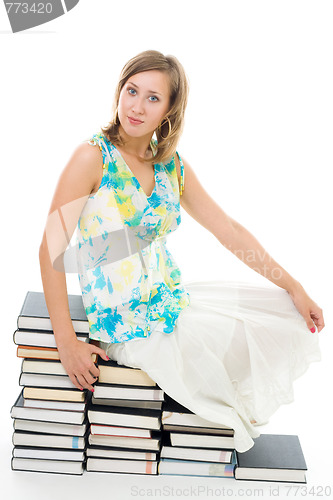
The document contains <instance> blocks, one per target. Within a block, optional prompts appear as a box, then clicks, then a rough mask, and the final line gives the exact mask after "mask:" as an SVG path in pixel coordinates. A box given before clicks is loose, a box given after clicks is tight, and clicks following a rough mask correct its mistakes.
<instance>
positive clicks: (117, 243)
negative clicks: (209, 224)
mask: <svg viewBox="0 0 333 500" xmlns="http://www.w3.org/2000/svg"><path fill="white" fill-rule="evenodd" d="M87 142H89V144H91V145H98V146H99V147H100V149H101V151H102V155H103V177H102V181H101V184H100V186H99V189H98V190H97V191H96V192H95V193H93V194H91V195H90V196H89V197H88V199H87V202H86V204H85V206H84V207H83V210H82V212H81V215H80V217H79V220H78V226H77V246H76V248H77V264H78V276H79V282H80V286H81V291H82V298H83V303H84V307H85V310H86V314H87V318H88V322H89V336H90V338H92V339H95V340H102V341H104V342H124V341H127V340H131V339H134V338H140V337H147V336H149V335H150V334H151V332H152V331H154V330H158V331H160V332H163V333H166V334H170V333H172V332H173V330H174V326H175V324H176V321H177V318H178V316H179V314H180V312H181V311H182V309H184V308H185V307H186V306H188V305H189V303H190V295H189V293H188V291H187V290H186V289H185V287H184V285H183V283H182V279H181V272H180V269H179V267H178V266H177V264H176V261H175V259H174V258H173V256H172V254H171V253H170V251H169V250H168V248H167V246H166V238H167V235H168V234H169V233H171V232H173V231H175V230H176V229H177V227H178V226H179V224H180V222H181V214H180V204H179V200H180V195H181V192H182V189H183V186H184V166H183V162H182V160H181V157H180V156H179V154H178V153H176V154H177V155H178V158H179V161H180V167H181V188H179V183H178V176H177V170H176V164H175V157H172V158H171V159H170V161H169V162H166V163H155V164H154V171H155V186H154V189H153V192H152V193H151V195H150V196H147V195H146V193H145V192H144V190H143V189H142V187H141V185H140V183H139V181H138V180H137V178H136V177H135V175H134V174H133V172H132V171H131V169H130V168H129V166H128V165H127V164H126V162H125V160H124V158H123V157H122V155H121V154H120V152H119V151H118V149H117V148H116V146H115V145H114V144H112V143H111V142H110V141H109V140H108V139H107V138H106V137H105V136H104V134H102V133H97V134H94V135H93V136H92V137H91V138H90V139H89V140H88V141H87ZM155 146H156V143H152V149H153V150H154V147H155Z"/></svg>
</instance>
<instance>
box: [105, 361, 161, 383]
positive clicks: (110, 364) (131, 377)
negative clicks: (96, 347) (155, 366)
mask: <svg viewBox="0 0 333 500" xmlns="http://www.w3.org/2000/svg"><path fill="white" fill-rule="evenodd" d="M98 368H99V377H98V382H100V383H104V384H123V385H139V386H140V385H141V386H148V387H152V388H154V386H156V385H157V384H156V382H154V380H152V379H151V378H150V377H149V375H148V374H147V373H146V372H144V371H143V370H140V369H139V368H132V367H129V366H125V365H119V364H118V363H117V362H116V361H114V360H112V359H110V360H109V361H105V360H104V359H102V358H101V357H99V358H98Z"/></svg>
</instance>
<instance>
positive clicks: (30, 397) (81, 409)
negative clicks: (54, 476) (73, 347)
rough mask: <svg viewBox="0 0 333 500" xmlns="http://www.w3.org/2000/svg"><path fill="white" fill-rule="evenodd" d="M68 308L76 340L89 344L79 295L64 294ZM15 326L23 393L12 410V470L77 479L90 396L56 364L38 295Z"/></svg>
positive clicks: (26, 304) (32, 296)
mask: <svg viewBox="0 0 333 500" xmlns="http://www.w3.org/2000/svg"><path fill="white" fill-rule="evenodd" d="M69 306H70V314H71V318H72V322H73V326H74V329H75V331H76V333H77V337H78V339H79V340H80V341H83V342H89V337H88V321H87V317H86V314H85V311H84V308H83V303H82V298H81V296H80V295H69ZM17 327H18V328H17V330H16V331H15V332H14V342H15V344H17V346H18V347H17V356H18V357H20V358H23V359H22V368H21V374H20V378H19V385H20V386H21V387H22V390H21V392H20V394H19V396H18V398H17V400H16V402H15V404H14V405H13V407H12V410H11V417H12V418H13V419H14V420H13V425H14V433H13V444H14V448H13V458H12V469H13V470H24V471H36V472H53V473H64V474H82V473H83V470H84V464H85V459H86V457H85V448H86V441H87V427H88V425H87V409H88V403H89V394H90V393H88V392H87V391H80V390H79V389H77V388H76V387H75V386H74V384H73V383H72V382H71V380H70V378H69V377H68V375H67V374H66V372H65V370H64V368H63V366H62V364H61V362H60V359H59V353H58V351H57V348H56V342H55V337H54V334H53V331H52V325H51V321H50V318H49V314H48V311H47V307H46V303H45V298H44V294H43V293H40V292H28V293H27V295H26V298H25V301H24V303H23V306H22V309H21V312H20V314H19V316H18V319H17ZM93 356H94V357H93V360H94V361H96V355H93Z"/></svg>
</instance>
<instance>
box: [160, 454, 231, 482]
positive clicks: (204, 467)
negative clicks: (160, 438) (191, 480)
mask: <svg viewBox="0 0 333 500" xmlns="http://www.w3.org/2000/svg"><path fill="white" fill-rule="evenodd" d="M234 470H235V461H234V462H233V463H231V464H219V463H216V462H195V461H193V460H191V461H189V460H173V459H171V458H170V459H169V458H161V459H160V462H159V465H158V473H159V474H161V475H162V474H168V475H174V476H214V477H229V478H231V477H234Z"/></svg>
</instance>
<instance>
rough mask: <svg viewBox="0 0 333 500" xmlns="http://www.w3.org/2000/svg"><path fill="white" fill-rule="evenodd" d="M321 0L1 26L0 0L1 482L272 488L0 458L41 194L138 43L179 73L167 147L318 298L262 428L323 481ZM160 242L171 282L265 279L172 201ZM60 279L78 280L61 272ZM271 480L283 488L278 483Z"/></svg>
mask: <svg viewBox="0 0 333 500" xmlns="http://www.w3.org/2000/svg"><path fill="white" fill-rule="evenodd" d="M332 14H333V5H332V3H331V2H330V1H324V0H322V1H321V2H317V1H315V0H313V1H306V0H288V1H285V0H280V1H279V2H277V1H270V0H262V1H258V0H254V1H240V0H238V1H221V0H220V1H219V0H206V1H205V2H198V1H196V0H192V1H191V2H186V1H179V0H178V1H175V0H169V1H168V2H163V3H162V2H155V3H154V2H151V1H147V0H140V1H133V0H126V2H121V1H118V2H113V1H111V0H94V1H93V0H81V1H80V2H79V4H78V5H77V6H76V7H75V8H74V9H73V10H71V11H70V12H69V13H68V14H66V15H64V16H62V17H60V18H58V19H56V20H54V21H52V22H50V23H47V24H45V25H43V26H40V27H38V28H34V29H31V30H27V31H25V32H21V33H16V34H12V33H11V31H10V27H9V23H8V20H7V18H6V13H5V7H4V6H3V5H2V4H1V5H0V21H1V22H0V47H1V65H2V68H1V69H2V71H1V74H2V76H1V83H0V85H1V97H0V98H1V124H0V126H1V150H0V155H1V169H2V174H1V177H2V189H3V195H2V197H1V213H2V237H1V242H2V243H1V259H2V262H3V266H2V273H1V278H2V287H1V304H2V325H1V326H2V336H3V347H4V350H3V355H2V359H3V362H2V373H3V378H2V380H3V390H2V394H3V396H2V412H1V417H0V418H1V429H2V433H1V471H2V473H3V474H4V475H3V485H4V486H5V485H6V486H7V485H8V486H10V487H11V497H12V498H15V499H16V498H19V497H22V495H24V496H25V498H26V499H27V500H28V499H30V498H35V499H39V498H44V495H45V494H46V492H47V496H48V498H49V499H50V500H51V499H53V498H59V495H62V496H63V497H64V498H69V496H70V494H71V491H74V488H75V490H76V492H77V494H78V495H80V498H82V499H86V498H90V497H91V495H96V494H98V495H104V494H105V495H109V494H110V493H111V492H114V493H116V492H117V497H119V498H124V499H125V498H133V497H135V496H140V497H141V498H145V497H146V496H151V492H150V489H151V488H153V489H155V488H163V487H164V490H163V489H161V491H160V492H155V496H168V497H174V498H179V497H180V498H182V497H185V496H191V495H192V496H194V495H195V493H193V491H192V493H191V492H190V491H189V490H187V489H186V488H188V487H189V485H190V484H192V485H196V486H197V487H199V486H201V487H202V490H199V498H206V497H214V496H223V495H222V493H221V492H220V493H219V492H218V489H219V488H222V487H225V488H228V491H229V490H230V491H229V495H228V496H236V495H238V496H240V494H241V493H239V489H240V488H243V489H244V490H245V489H246V490H247V493H246V496H252V495H253V496H254V495H255V491H254V490H255V488H262V489H263V491H264V492H265V495H264V496H265V497H268V496H272V495H274V493H273V491H272V490H271V489H270V488H271V486H272V485H271V484H260V483H240V482H237V483H236V482H234V481H230V480H220V479H205V478H195V479H186V478H182V477H170V478H167V477H150V478H149V477H148V478H145V477H141V476H117V475H108V474H88V473H86V474H85V475H84V476H83V477H79V478H77V477H65V476H52V475H45V474H44V475H43V474H31V473H23V472H21V473H18V472H16V473H14V472H11V471H10V458H11V449H12V444H11V434H12V421H11V419H10V417H9V412H10V407H11V405H12V404H13V403H14V401H15V399H16V397H17V396H18V394H19V391H20V389H19V386H18V377H19V373H20V361H19V360H18V359H17V358H16V348H15V346H14V344H13V342H12V334H13V332H14V330H15V328H16V318H17V315H18V313H19V311H20V309H21V305H22V302H23V299H24V297H25V295H26V292H27V291H28V290H36V291H41V290H42V284H41V279H40V272H39V261H38V248H39V244H40V241H41V237H42V232H43V228H44V224H45V221H46V216H47V213H48V210H49V206H50V202H51V197H52V194H53V191H54V188H55V185H56V182H57V179H58V177H59V175H60V173H61V171H62V169H63V168H64V166H65V164H66V163H67V161H68V159H69V157H70V155H71V154H72V152H73V150H74V148H75V147H76V146H77V145H78V144H79V143H80V142H81V141H83V140H84V139H86V138H88V137H89V136H90V134H92V133H94V132H97V131H98V130H99V128H100V126H104V125H105V124H106V123H107V122H108V121H109V118H110V110H111V105H112V99H113V92H114V87H115V84H116V82H117V78H118V75H119V73H120V70H121V68H122V66H123V65H124V63H125V62H126V61H127V60H128V59H129V58H130V57H132V56H134V55H136V54H137V53H138V52H140V51H142V50H146V49H156V50H160V51H162V52H163V53H165V54H173V55H175V56H176V57H178V59H179V60H180V61H181V62H182V64H183V65H184V67H185V70H186V72H187V74H188V77H189V80H190V88H191V91H190V100H189V105H188V111H187V114H186V127H185V132H184V135H183V137H182V139H181V143H180V145H179V152H180V154H181V155H183V156H184V157H185V158H186V159H187V160H188V161H189V162H190V163H191V165H192V167H193V168H194V170H195V171H196V173H197V175H198V177H199V179H200V180H201V182H202V184H203V185H204V187H205V188H206V190H207V191H208V192H209V193H210V194H211V196H212V197H213V198H214V199H215V200H216V201H217V202H218V203H219V205H220V206H221V207H222V208H223V209H224V210H225V211H226V212H227V213H228V214H229V215H231V216H232V217H233V218H234V219H236V220H238V221H239V222H240V223H241V224H243V225H244V226H245V227H246V228H247V229H249V230H250V231H251V232H252V233H253V234H254V235H255V236H256V238H257V239H258V240H259V241H260V242H261V244H262V245H263V246H264V248H265V249H266V250H267V252H268V253H270V254H271V255H272V256H273V257H274V259H275V260H277V262H279V263H280V264H281V265H282V266H283V267H284V268H285V269H287V271H288V272H289V273H290V274H292V276H294V277H295V278H296V279H297V280H299V281H300V282H301V283H302V284H303V286H304V288H305V289H306V290H307V291H308V293H309V295H310V296H311V297H312V298H313V299H314V300H315V301H316V302H317V303H318V304H319V305H320V306H321V307H322V308H323V310H324V314H325V321H326V328H325V329H324V330H323V332H322V333H321V345H322V352H323V359H322V362H321V363H317V364H315V365H313V366H311V367H310V369H309V371H308V372H307V373H306V374H305V375H304V376H303V377H302V379H300V380H298V381H297V382H296V383H295V398H296V400H295V402H294V403H292V404H291V405H288V406H285V407H283V408H281V409H279V411H278V412H277V413H276V415H274V417H273V418H272V420H271V422H270V423H269V424H268V425H266V426H265V427H264V428H263V429H262V432H274V433H281V434H282V433H285V434H298V435H299V437H300V439H301V444H302V447H303V451H304V454H305V457H306V461H307V464H308V467H309V472H308V490H310V488H311V487H314V488H316V490H315V491H316V492H317V493H318V491H320V490H317V489H318V488H319V487H320V486H327V485H329V484H330V479H329V477H330V474H329V472H330V469H331V467H330V463H329V456H330V455H329V446H328V442H329V440H330V443H332V439H331V427H330V426H331V414H330V406H331V401H330V399H331V396H330V395H331V384H330V382H331V380H332V369H331V360H330V356H331V349H332V330H331V324H332V312H331V303H332V301H331V298H332V292H331V282H332V261H331V249H332V236H331V220H330V218H331V216H332V202H331V185H330V181H331V178H332V176H331V170H332V156H333V154H332V116H333V102H332V101H333V99H332V90H331V89H332V88H333V70H332V47H333V32H332ZM185 189H186V180H185ZM169 247H170V250H171V251H172V253H173V254H174V256H175V258H176V260H177V263H178V264H179V266H180V268H181V269H182V274H183V280H184V281H185V282H186V281H190V280H197V279H204V280H205V279H220V280H241V281H249V282H252V283H254V282H255V283H259V284H260V283H262V284H265V285H266V284H267V283H268V282H267V281H266V280H265V279H264V278H263V277H261V276H259V275H258V274H257V273H255V272H254V271H252V270H251V269H249V268H248V267H247V266H246V265H244V264H243V263H242V262H241V261H240V260H239V259H237V258H236V257H235V256H233V255H232V254H231V253H230V252H228V250H226V249H225V248H224V247H223V246H222V245H221V244H220V243H219V242H218V241H217V240H216V238H215V237H214V236H213V235H212V234H210V233H209V232H207V231H206V230H205V229H204V228H203V227H201V226H199V225H198V224H197V223H196V222H195V221H194V220H193V219H191V218H190V217H189V216H188V215H187V213H186V212H185V211H182V224H181V226H180V228H179V229H178V231H177V232H176V234H172V235H171V236H170V237H169ZM68 289H69V292H70V293H79V287H78V281H77V277H76V276H73V275H71V276H69V277H68ZM7 472H8V473H7ZM235 483H236V484H235ZM53 485H54V487H53ZM331 486H332V488H333V484H332V481H331ZM132 487H133V488H132ZM171 487H174V488H175V490H174V491H173V492H172V490H171ZM206 487H207V488H208V487H210V488H212V491H211V493H208V492H207V490H206V489H205V488H206ZM137 488H141V489H140V490H138V489H137ZM279 488H280V489H279V490H277V493H278V495H279V497H280V498H284V497H287V493H288V490H287V488H286V486H282V485H280V487H279ZM72 489H73V490H72ZM332 491H333V490H332ZM237 492H238V493H237ZM294 493H295V492H293V493H291V492H289V496H291V495H293V496H295V495H294ZM303 493H306V491H304V492H303ZM308 493H309V491H308ZM224 495H226V493H225V494H224ZM275 495H276V493H275ZM298 495H300V493H298ZM243 496H245V493H244V494H243Z"/></svg>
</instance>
